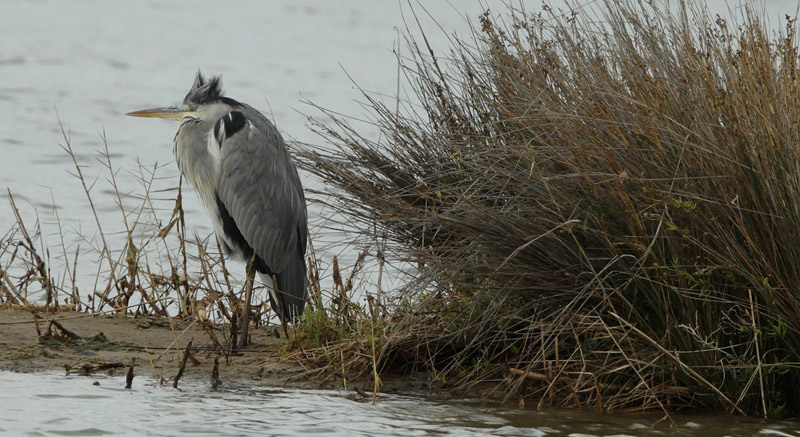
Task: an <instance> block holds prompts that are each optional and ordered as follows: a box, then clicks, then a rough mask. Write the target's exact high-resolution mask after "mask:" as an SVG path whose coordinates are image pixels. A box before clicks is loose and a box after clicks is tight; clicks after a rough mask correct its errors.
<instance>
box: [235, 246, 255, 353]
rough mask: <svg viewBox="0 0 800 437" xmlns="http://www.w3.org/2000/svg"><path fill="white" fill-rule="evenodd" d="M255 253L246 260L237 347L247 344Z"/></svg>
mask: <svg viewBox="0 0 800 437" xmlns="http://www.w3.org/2000/svg"><path fill="white" fill-rule="evenodd" d="M255 259H256V255H255V254H253V257H252V258H251V259H250V260H249V261H248V262H247V281H246V282H245V297H244V314H242V324H241V325H240V328H239V344H238V345H237V347H245V346H247V343H248V339H247V331H248V329H249V327H250V299H251V298H252V297H253V281H254V280H255V277H256V267H255Z"/></svg>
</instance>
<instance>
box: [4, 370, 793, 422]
mask: <svg viewBox="0 0 800 437" xmlns="http://www.w3.org/2000/svg"><path fill="white" fill-rule="evenodd" d="M124 382H125V381H124V378H123V377H104V376H91V377H84V376H64V375H56V374H17V373H9V372H0V387H2V388H3V389H2V390H0V434H2V435H75V436H77V435H80V436H85V435H128V434H136V435H202V434H206V435H310V434H321V435H342V436H352V435H364V436H375V435H459V436H469V435H514V436H518V435H529V436H612V435H613V436H650V435H652V436H670V435H677V436H692V435H698V436H701V435H702V436H722V435H730V436H754V435H770V436H784V435H788V436H796V435H800V431H798V429H800V425H799V424H797V423H792V422H778V421H772V422H770V423H769V424H768V425H767V424H764V423H762V422H760V421H758V420H752V419H741V418H730V417H725V416H703V417H696V416H695V417H688V416H676V417H675V422H676V423H677V427H674V428H670V427H669V426H667V425H666V424H665V423H663V422H661V423H659V424H655V422H656V421H658V419H659V417H658V416H652V415H649V416H619V415H602V414H596V413H587V412H576V411H563V410H546V411H532V410H522V409H518V408H508V407H500V406H491V405H489V406H482V405H481V404H480V403H479V402H474V401H436V400H427V399H420V398H418V397H409V396H396V395H381V396H379V398H378V401H377V403H376V404H374V405H373V404H372V401H371V400H365V399H361V398H360V397H359V396H358V395H356V394H355V393H353V392H339V391H329V390H293V389H281V388H264V387H252V386H245V385H231V384H223V385H222V386H221V388H219V389H217V390H214V389H212V388H211V387H210V384H206V383H198V382H186V383H182V384H181V388H180V390H175V389H173V388H172V386H171V385H163V386H162V385H158V384H156V383H154V382H152V381H151V380H148V379H147V378H144V377H139V378H136V379H134V384H133V389H132V390H125V389H124V388H122V387H123V386H124ZM94 383H98V384H99V385H94Z"/></svg>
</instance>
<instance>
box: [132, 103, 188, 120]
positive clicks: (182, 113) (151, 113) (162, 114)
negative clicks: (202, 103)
mask: <svg viewBox="0 0 800 437" xmlns="http://www.w3.org/2000/svg"><path fill="white" fill-rule="evenodd" d="M127 115H130V116H132V117H157V118H165V119H167V120H183V118H184V117H188V116H197V112H196V111H191V110H188V109H186V108H184V107H181V106H169V107H166V108H153V109H142V110H141V111H133V112H129V113H128V114H127Z"/></svg>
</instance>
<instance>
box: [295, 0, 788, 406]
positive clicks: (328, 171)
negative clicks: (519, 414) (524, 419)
mask: <svg viewBox="0 0 800 437" xmlns="http://www.w3.org/2000/svg"><path fill="white" fill-rule="evenodd" d="M686 3H687V6H685V7H683V8H682V9H679V10H674V11H672V12H670V11H668V10H667V9H666V8H665V7H663V6H659V5H652V4H650V3H649V2H644V3H643V2H637V1H633V0H623V1H619V2H611V1H609V2H606V3H605V4H604V6H601V7H598V8H599V9H600V11H599V12H598V16H593V15H590V14H587V13H585V11H576V12H567V13H564V12H562V11H555V10H551V9H549V8H545V9H544V10H542V11H540V12H538V13H536V14H532V13H529V12H523V11H520V10H512V11H510V12H509V13H508V15H505V16H504V18H503V19H502V20H499V19H498V18H497V17H498V16H497V15H491V14H489V13H487V14H485V15H483V16H481V17H480V22H479V29H478V28H476V30H475V32H474V34H473V35H471V36H467V37H462V38H457V39H454V42H453V46H452V50H451V52H450V53H449V54H448V56H447V57H442V56H437V55H436V54H435V53H434V52H433V50H432V49H431V48H430V47H429V46H428V45H427V40H424V41H423V42H422V43H418V42H416V41H415V40H414V39H409V44H408V47H409V49H410V53H404V56H403V57H401V58H399V60H400V62H401V67H402V72H403V77H404V79H405V89H406V91H407V92H409V93H410V94H412V95H413V98H414V99H415V100H416V101H418V104H414V105H412V104H411V103H407V102H402V101H398V102H397V103H395V102H391V103H389V102H387V101H386V100H382V99H380V98H375V97H372V96H370V95H366V98H367V103H366V107H367V108H368V110H369V112H370V113H371V115H372V117H373V118H372V120H373V121H374V124H375V125H376V126H377V127H378V128H379V130H380V136H378V139H374V138H371V137H368V136H366V135H362V134H360V133H359V132H358V131H357V130H356V129H355V128H353V127H352V126H351V125H350V124H349V123H348V121H347V119H346V118H343V117H341V116H338V115H336V114H333V113H329V114H328V115H330V116H331V118H332V121H327V122H324V123H323V122H320V123H317V124H316V129H317V130H318V132H319V133H320V134H321V135H322V137H324V138H325V139H326V140H327V142H328V145H327V146H326V147H323V148H320V147H319V146H315V147H308V148H306V149H305V150H303V151H302V153H301V154H302V161H303V167H305V169H306V170H308V171H310V172H313V173H315V174H316V175H318V176H320V177H322V178H323V179H324V180H325V181H326V182H327V183H328V184H330V185H332V186H333V187H334V188H335V189H334V190H333V193H332V194H331V196H332V199H331V200H330V203H331V204H332V205H334V206H337V209H338V211H339V212H341V213H342V214H343V215H344V217H346V219H347V220H348V221H349V222H351V223H356V224H361V225H363V226H361V227H362V228H363V229H366V231H364V232H365V235H364V236H365V237H366V238H368V239H371V240H373V241H384V239H385V241H386V244H387V245H388V246H387V248H386V253H400V254H402V258H403V259H404V260H406V261H408V262H411V263H413V264H412V265H414V266H419V269H418V274H417V275H416V276H415V280H414V281H412V282H411V283H410V284H409V285H408V286H407V287H405V288H404V290H403V291H402V293H401V294H400V295H397V296H395V297H394V298H393V299H392V301H391V302H389V303H388V306H387V308H388V315H387V316H386V318H385V319H384V320H383V322H385V323H382V324H381V325H380V326H381V330H380V331H379V332H378V333H377V334H376V335H374V336H373V337H371V338H369V340H370V341H372V342H373V345H375V344H376V343H375V341H377V342H378V343H377V349H378V351H379V355H380V361H379V366H382V368H384V369H385V368H387V367H394V368H402V369H421V370H425V371H427V372H429V374H430V375H431V380H432V381H438V382H440V383H443V384H446V385H448V386H451V387H455V388H460V389H467V388H476V387H488V388H487V389H486V390H488V391H492V390H498V391H499V392H500V393H503V395H504V396H505V397H506V399H508V398H513V399H514V401H515V402H516V401H517V399H519V401H520V402H525V400H527V403H528V405H530V404H531V402H533V403H534V405H536V404H538V405H559V406H591V407H596V408H602V409H606V410H637V411H638V410H650V409H662V410H670V409H675V408H682V407H704V408H710V409H718V410H727V411H732V412H739V413H744V414H753V415H762V416H767V415H779V414H783V413H786V412H797V411H800V394H799V393H800V392H798V391H797V390H796V387H798V386H800V368H799V366H798V363H800V356H799V354H800V302H799V301H798V291H797V290H798V287H799V286H800V148H799V147H798V144H800V132H799V131H798V124H797V123H798V120H800V83H799V82H798V77H800V64H798V39H797V36H796V26H795V21H794V19H788V18H787V21H786V23H785V24H786V25H785V27H783V28H782V29H780V30H777V31H772V30H770V29H769V27H768V26H767V24H766V23H765V22H764V20H762V19H761V18H760V15H759V13H758V12H757V11H755V10H752V9H751V10H749V11H748V12H746V13H742V14H741V16H740V17H739V21H740V22H738V23H729V22H726V21H725V20H723V19H721V18H719V17H710V16H709V15H708V14H706V13H704V12H703V11H702V9H701V8H700V6H699V4H697V3H694V2H691V1H687V2H686ZM399 99H400V97H398V100H399ZM307 320H308V319H307ZM356 332H362V334H361V335H363V331H356ZM367 337H368V336H364V337H363V338H361V340H364V339H365V338H367ZM376 339H377V340H376ZM356 343H357V342H356ZM360 344H361V345H362V347H363V344H364V343H363V341H362V342H361V343H360Z"/></svg>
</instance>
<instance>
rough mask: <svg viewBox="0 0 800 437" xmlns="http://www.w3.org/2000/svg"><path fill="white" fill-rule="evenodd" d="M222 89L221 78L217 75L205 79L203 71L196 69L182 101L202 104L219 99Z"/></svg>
mask: <svg viewBox="0 0 800 437" xmlns="http://www.w3.org/2000/svg"><path fill="white" fill-rule="evenodd" d="M224 94H225V93H224V92H223V91H222V79H221V78H220V77H219V76H211V78H210V79H208V80H206V79H205V78H204V77H203V73H201V72H200V71H199V70H198V71H197V76H195V78H194V83H193V84H192V88H191V89H190V90H189V93H188V94H186V98H185V99H183V102H184V103H196V104H203V103H209V102H212V101H214V100H219V99H221V98H222V97H223V96H224Z"/></svg>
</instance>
